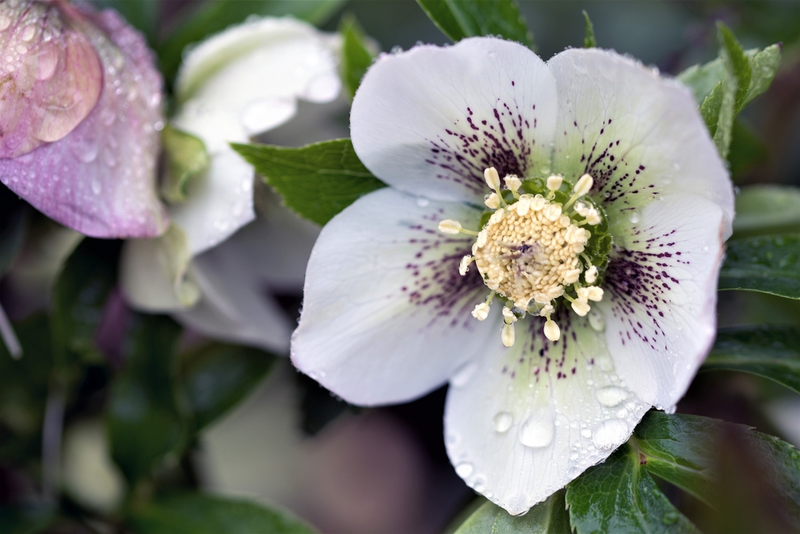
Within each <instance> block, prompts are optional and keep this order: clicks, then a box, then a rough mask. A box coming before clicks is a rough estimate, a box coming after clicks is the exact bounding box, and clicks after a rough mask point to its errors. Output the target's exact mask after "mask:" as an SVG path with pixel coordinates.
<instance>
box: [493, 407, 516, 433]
mask: <svg viewBox="0 0 800 534" xmlns="http://www.w3.org/2000/svg"><path fill="white" fill-rule="evenodd" d="M513 424H514V416H513V415H511V414H510V413H508V412H498V413H497V414H496V415H495V416H494V417H493V418H492V426H493V427H494V429H495V431H497V432H500V433H501V434H502V433H504V432H508V429H509V428H511V425H513Z"/></svg>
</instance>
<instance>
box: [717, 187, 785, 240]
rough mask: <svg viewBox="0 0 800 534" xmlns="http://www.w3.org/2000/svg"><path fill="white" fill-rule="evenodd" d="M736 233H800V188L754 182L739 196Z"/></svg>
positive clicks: (743, 189)
mask: <svg viewBox="0 0 800 534" xmlns="http://www.w3.org/2000/svg"><path fill="white" fill-rule="evenodd" d="M733 232H734V234H735V235H736V236H739V237H743V236H747V235H755V234H771V233H780V232H800V189H798V188H797V187H792V186H788V185H774V184H770V185H752V186H748V187H743V188H742V190H741V191H740V192H739V194H738V195H736V218H734V219H733Z"/></svg>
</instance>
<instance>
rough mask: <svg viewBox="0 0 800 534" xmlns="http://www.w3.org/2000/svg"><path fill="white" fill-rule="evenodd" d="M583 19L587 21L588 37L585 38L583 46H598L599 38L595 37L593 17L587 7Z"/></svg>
mask: <svg viewBox="0 0 800 534" xmlns="http://www.w3.org/2000/svg"><path fill="white" fill-rule="evenodd" d="M583 20H584V22H585V23H586V37H584V38H583V47H584V48H596V47H597V39H595V37H594V24H592V19H590V18H589V13H587V12H586V10H585V9H584V10H583Z"/></svg>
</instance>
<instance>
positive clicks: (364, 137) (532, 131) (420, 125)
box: [350, 38, 558, 204]
mask: <svg viewBox="0 0 800 534" xmlns="http://www.w3.org/2000/svg"><path fill="white" fill-rule="evenodd" d="M557 107H558V102H557V97H556V85H555V79H554V78H553V75H552V73H551V72H550V71H549V69H548V68H547V66H546V65H545V64H544V62H543V61H542V60H541V59H539V57H538V56H537V55H536V54H534V53H533V52H531V51H530V50H528V49H527V48H525V47H524V46H522V45H520V44H517V43H512V42H510V41H503V40H501V39H486V38H472V39H464V40H463V41H460V42H459V43H458V44H456V45H454V46H451V47H449V48H439V47H435V46H417V47H415V48H412V49H411V50H409V51H408V52H405V53H402V54H386V55H384V56H381V58H379V59H378V60H377V61H376V62H375V64H374V65H372V67H370V69H369V71H367V74H366V75H365V76H364V80H363V81H362V83H361V86H360V87H359V89H358V92H357V93H356V96H355V99H354V100H353V109H352V113H351V115H350V125H351V130H352V136H353V146H354V148H355V151H356V153H357V154H358V156H359V158H361V161H363V162H364V165H366V166H367V168H368V169H369V170H370V171H372V172H373V173H374V174H375V176H377V177H378V178H380V179H381V180H383V181H385V182H386V183H388V184H389V185H391V186H392V187H396V188H398V189H400V190H403V191H407V192H410V193H412V194H415V195H422V196H426V197H428V198H435V199H438V200H449V201H452V200H461V201H465V202H471V203H473V204H482V203H483V196H484V195H485V194H486V193H487V192H488V189H487V187H486V183H485V182H484V179H483V171H484V170H485V169H486V168H487V167H495V168H497V170H498V171H499V172H500V176H501V177H502V176H505V175H506V174H517V175H519V176H520V177H532V176H536V175H539V176H541V175H546V173H547V172H549V170H550V157H551V152H552V142H553V134H554V131H555V123H556V111H557Z"/></svg>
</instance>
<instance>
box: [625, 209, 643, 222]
mask: <svg viewBox="0 0 800 534" xmlns="http://www.w3.org/2000/svg"><path fill="white" fill-rule="evenodd" d="M628 220H629V221H631V222H632V223H633V224H636V223H638V222H639V221H640V220H641V216H640V215H639V214H638V213H637V212H635V211H632V212H631V213H630V215H628Z"/></svg>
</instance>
